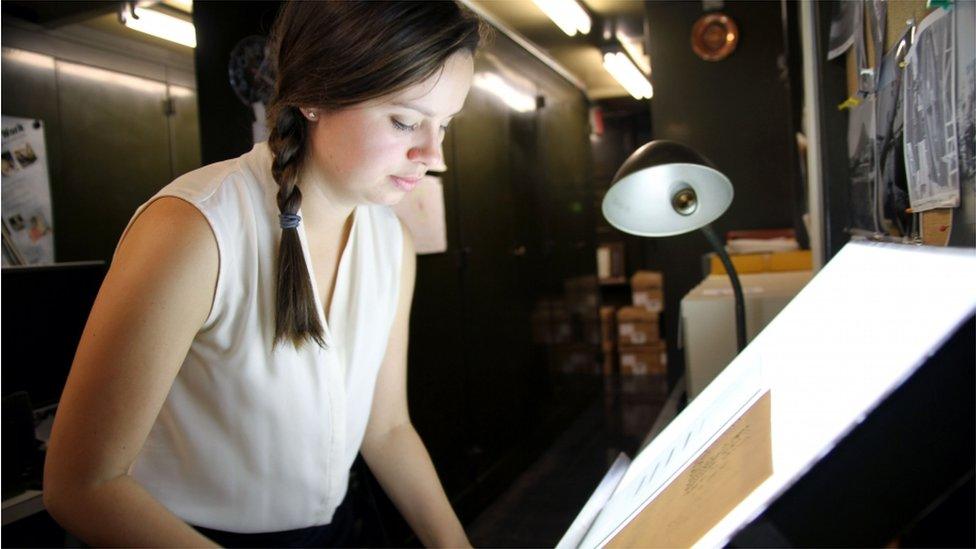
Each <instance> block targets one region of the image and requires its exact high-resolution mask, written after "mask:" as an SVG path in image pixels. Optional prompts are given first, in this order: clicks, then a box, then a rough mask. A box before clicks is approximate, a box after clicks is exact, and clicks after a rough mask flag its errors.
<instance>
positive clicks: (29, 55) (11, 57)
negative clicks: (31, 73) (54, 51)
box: [3, 48, 54, 71]
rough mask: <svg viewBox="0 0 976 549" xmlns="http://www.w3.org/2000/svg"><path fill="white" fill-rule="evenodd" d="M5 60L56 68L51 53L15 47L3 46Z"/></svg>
mask: <svg viewBox="0 0 976 549" xmlns="http://www.w3.org/2000/svg"><path fill="white" fill-rule="evenodd" d="M3 60H4V61H14V62H17V63H24V64H26V65H31V66H33V67H37V68H40V69H48V70H52V71H53V70H54V58H53V57H51V56H50V55H44V54H41V53H34V52H32V51H27V50H18V49H15V48H3Z"/></svg>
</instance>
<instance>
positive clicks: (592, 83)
mask: <svg viewBox="0 0 976 549" xmlns="http://www.w3.org/2000/svg"><path fill="white" fill-rule="evenodd" d="M463 1H464V3H465V4H467V5H469V6H470V7H472V8H473V9H474V10H475V11H478V12H480V13H483V14H486V15H488V16H490V18H492V19H494V20H496V21H497V22H498V23H501V24H502V25H503V26H504V27H507V28H508V29H510V30H512V31H514V32H515V33H517V34H518V35H520V36H521V37H523V38H525V39H526V40H528V41H529V42H531V43H532V44H534V45H535V46H536V47H537V48H538V49H539V50H542V51H543V52H545V53H546V54H548V56H550V57H551V58H552V59H554V60H555V61H556V62H557V63H559V64H560V65H562V66H563V67H564V68H565V69H566V70H567V71H568V72H569V73H571V74H572V75H573V76H574V77H575V78H576V79H577V80H579V81H580V82H581V83H582V84H583V85H584V87H585V88H586V93H587V96H588V97H589V98H590V99H594V100H597V99H606V98H613V97H624V96H626V97H629V95H628V94H627V92H626V91H625V90H624V88H623V87H621V86H620V84H618V83H617V81H616V80H614V79H613V77H612V76H610V74H609V73H608V72H607V71H606V70H605V69H604V68H603V55H602V52H601V51H600V48H599V45H598V42H599V41H600V39H599V38H598V37H600V36H602V35H603V33H604V28H602V27H604V26H607V27H608V26H611V25H614V24H615V25H617V27H618V28H621V29H626V32H627V33H628V34H630V35H631V36H635V35H636V36H640V37H643V36H644V3H643V1H641V0H580V1H581V3H582V4H584V5H585V7H586V8H587V9H588V11H589V12H590V13H592V14H594V15H595V16H596V17H597V19H596V20H595V21H594V26H593V29H592V30H591V31H590V34H589V35H587V36H582V35H579V34H577V35H576V36H572V37H571V36H567V35H566V34H565V33H563V31H561V30H559V27H557V26H556V25H555V23H553V22H552V21H551V20H550V19H549V18H548V17H547V16H546V15H545V14H544V13H542V10H540V9H539V8H538V7H537V6H536V5H535V3H534V2H532V1H531V0H463ZM601 24H602V25H601ZM641 43H646V41H645V40H641Z"/></svg>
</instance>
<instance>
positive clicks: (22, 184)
mask: <svg viewBox="0 0 976 549" xmlns="http://www.w3.org/2000/svg"><path fill="white" fill-rule="evenodd" d="M2 124H3V153H2V154H3V179H2V197H0V198H2V200H0V201H2V203H3V207H2V215H3V240H4V243H3V249H4V254H3V264H4V265H16V264H28V265H33V264H38V263H54V224H53V218H52V217H51V186H50V180H49V177H48V169H47V150H46V149H45V147H44V123H43V122H41V121H40V120H34V119H31V118H17V117H13V116H4V117H2Z"/></svg>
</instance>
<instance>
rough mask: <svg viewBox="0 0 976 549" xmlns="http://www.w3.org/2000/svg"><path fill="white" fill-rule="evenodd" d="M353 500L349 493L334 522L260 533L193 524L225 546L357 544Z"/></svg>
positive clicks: (333, 519) (338, 509) (338, 545)
mask: <svg viewBox="0 0 976 549" xmlns="http://www.w3.org/2000/svg"><path fill="white" fill-rule="evenodd" d="M351 500H352V498H350V497H348V495H347V497H346V499H345V500H344V501H343V502H342V504H341V505H339V507H338V508H337V509H336V512H335V515H334V516H333V517H332V522H330V523H329V524H323V525H321V526H311V527H308V528H299V529H297V530H285V531H282V532H261V533H257V534H239V533H237V532H224V531H222V530H213V529H210V528H204V527H202V526H193V527H194V528H196V530H197V531H198V532H200V533H201V534H203V535H204V536H207V537H208V538H210V539H211V540H213V541H214V542H215V543H217V544H219V545H221V546H222V547H353V546H355V545H357V544H356V539H355V538H356V536H355V528H354V526H355V520H356V517H355V513H354V511H353V504H352V501H351Z"/></svg>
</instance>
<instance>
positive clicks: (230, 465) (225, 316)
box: [130, 143, 403, 533]
mask: <svg viewBox="0 0 976 549" xmlns="http://www.w3.org/2000/svg"><path fill="white" fill-rule="evenodd" d="M276 192H277V185H276V184H275V182H274V179H273V178H272V177H271V153H270V151H269V149H268V147H267V145H266V144H264V143H261V144H258V145H256V146H255V147H254V149H252V150H251V151H250V152H248V153H247V154H245V155H243V156H241V157H240V158H238V159H235V160H228V161H225V162H219V163H216V164H212V165H209V166H205V167H203V168H200V169H198V170H196V171H193V172H190V173H188V174H186V175H184V176H182V177H180V178H178V179H177V180H175V181H174V182H173V183H171V184H169V185H167V186H166V187H165V188H163V189H162V190H161V191H160V192H159V193H158V194H157V195H156V197H154V199H155V198H158V197H162V196H174V197H179V198H181V199H183V200H185V201H187V202H189V203H190V204H192V205H194V206H195V207H196V208H197V209H199V210H200V212H202V213H203V215H204V216H205V217H206V219H207V221H208V222H209V223H210V226H211V228H212V229H213V232H214V235H215V236H216V240H217V247H218V250H219V255H220V267H219V275H218V281H217V287H216V295H215V297H214V302H213V306H212V309H211V311H210V314H209V316H208V318H207V320H206V322H205V324H204V326H203V327H202V328H201V329H200V331H199V332H198V333H197V335H196V337H195V338H194V340H193V343H192V345H191V347H190V350H189V352H188V353H187V356H186V359H185V360H184V362H183V365H182V367H181V369H180V371H179V374H178V375H177V376H176V379H175V381H174V383H173V386H172V388H171V389H170V392H169V395H168V396H167V398H166V402H165V404H164V405H163V407H162V410H161V411H160V413H159V416H158V417H157V419H156V422H155V424H154V425H153V427H152V430H151V432H150V434H149V436H148V438H147V440H146V443H145V446H144V447H143V449H142V451H141V452H140V454H139V456H138V458H137V460H136V462H135V463H134V464H133V466H132V468H131V470H130V473H131V474H132V476H133V477H134V478H135V479H136V480H137V481H139V483H140V484H142V485H143V486H144V487H145V488H146V489H147V490H148V491H149V492H150V493H151V494H152V495H153V496H154V497H156V498H157V499H158V500H159V501H160V502H162V503H163V504H164V505H165V506H166V507H167V508H169V509H170V510H172V511H173V512H174V513H175V514H176V515H177V516H179V517H181V518H182V519H184V520H186V521H187V522H189V523H191V524H194V525H197V526H203V527H207V528H213V529H219V530H226V531H231V532H242V533H251V532H272V531H280V530H291V529H296V528H305V527H308V526H314V525H320V524H327V523H329V522H330V521H331V520H332V515H333V513H334V512H335V509H336V507H338V505H339V504H340V503H341V502H342V500H343V498H344V496H345V493H346V487H347V484H348V480H349V469H350V467H351V466H352V463H353V460H354V459H355V458H356V454H357V453H358V451H359V447H360V445H361V444H362V440H363V434H364V431H365V429H366V423H367V421H368V419H369V412H370V407H371V404H372V400H373V389H374V386H375V383H376V377H377V374H378V371H379V367H380V363H381V362H382V360H383V356H384V353H385V351H386V344H387V340H388V338H389V333H390V328H391V325H392V323H393V317H394V315H395V313H396V307H397V301H398V300H397V296H398V293H399V286H400V284H399V282H400V269H401V265H402V254H403V234H402V229H401V226H400V222H399V220H398V219H397V218H396V217H395V215H394V214H393V212H392V210H390V209H389V208H387V207H383V206H372V205H370V206H359V207H357V208H356V210H355V214H354V221H353V227H352V230H351V232H350V235H349V240H348V243H347V244H346V247H345V250H344V251H343V253H342V259H341V261H340V263H339V268H338V272H337V274H336V281H335V291H334V295H333V298H332V304H331V307H330V310H329V311H328V314H327V315H323V311H322V305H321V303H322V301H321V299H320V298H319V296H318V293H317V289H316V296H315V298H316V299H315V300H316V303H317V304H318V308H317V310H318V313H319V315H320V319H321V320H322V324H323V326H324V327H325V342H326V347H325V348H320V347H318V346H317V345H316V344H315V343H310V344H306V345H304V346H303V347H302V348H300V349H295V348H294V347H293V346H292V345H291V344H290V343H287V342H284V343H281V344H279V345H277V346H274V345H273V341H272V339H273V337H274V315H275V307H274V302H275V298H274V297H275V292H274V288H275V257H276V253H277V250H278V244H279V239H280V236H281V229H280V228H279V225H278V208H277V206H276V203H275V193H276ZM151 202H152V200H150V201H149V202H147V203H146V204H145V205H143V206H142V207H140V208H139V210H138V211H137V212H136V214H135V215H136V216H138V215H139V213H140V212H141V211H142V210H143V209H144V208H145V207H146V205H148V204H149V203H151ZM299 214H301V212H299ZM133 219H135V216H134V217H133ZM130 224H131V222H130ZM298 231H299V235H300V236H301V241H302V249H303V252H304V253H305V262H306V265H307V266H308V267H309V270H310V273H309V274H310V276H311V280H313V281H314V280H315V277H314V276H313V275H312V273H311V265H312V263H311V260H310V258H309V250H308V245H307V239H306V236H305V232H304V228H303V226H299V229H298ZM312 286H313V288H314V287H315V286H316V285H315V284H314V283H313V284H312Z"/></svg>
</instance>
